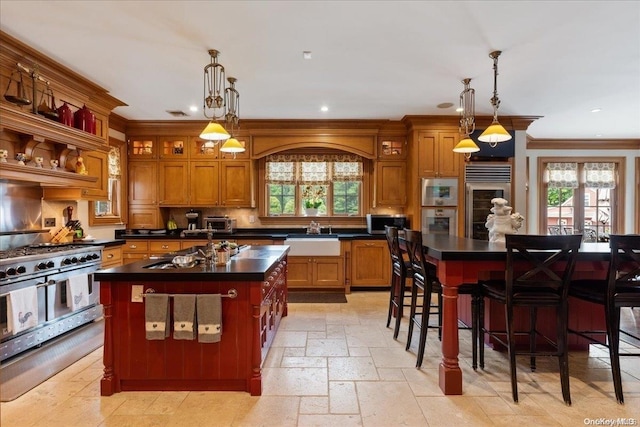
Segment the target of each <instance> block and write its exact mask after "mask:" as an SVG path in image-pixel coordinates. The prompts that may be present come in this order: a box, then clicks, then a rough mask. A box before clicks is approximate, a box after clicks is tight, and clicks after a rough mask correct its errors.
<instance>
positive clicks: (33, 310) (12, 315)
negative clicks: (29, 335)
mask: <svg viewBox="0 0 640 427" xmlns="http://www.w3.org/2000/svg"><path fill="white" fill-rule="evenodd" d="M34 326H38V290H37V289H36V287H35V286H29V287H28V288H24V289H19V290H17V291H11V292H9V297H8V299H7V329H9V331H12V332H13V335H15V334H18V333H20V332H22V331H26V330H27V329H29V328H33V327H34Z"/></svg>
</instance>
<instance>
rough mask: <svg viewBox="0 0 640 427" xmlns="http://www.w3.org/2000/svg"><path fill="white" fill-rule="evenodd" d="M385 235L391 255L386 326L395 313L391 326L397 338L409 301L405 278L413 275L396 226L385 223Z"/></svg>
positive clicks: (394, 336)
mask: <svg viewBox="0 0 640 427" xmlns="http://www.w3.org/2000/svg"><path fill="white" fill-rule="evenodd" d="M384 228H385V235H386V237H387V244H388V246H389V254H390V257H391V290H390V292H389V313H388V314H387V328H388V327H389V325H390V324H391V317H393V314H394V313H395V316H396V320H395V325H394V328H393V338H394V339H396V338H398V333H399V332H400V323H401V321H402V317H403V314H404V307H405V305H406V304H407V303H408V302H409V301H406V299H410V297H411V291H410V289H407V278H408V277H409V278H412V277H413V270H412V268H411V262H410V261H408V260H405V259H404V256H403V254H402V250H401V249H400V242H399V240H398V227H392V226H389V225H386V226H385V227H384Z"/></svg>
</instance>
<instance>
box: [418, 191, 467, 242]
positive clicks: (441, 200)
mask: <svg viewBox="0 0 640 427" xmlns="http://www.w3.org/2000/svg"><path fill="white" fill-rule="evenodd" d="M420 188H421V199H422V200H421V201H422V217H421V225H422V233H423V234H451V235H456V234H458V179H457V178H422V180H421V186H420Z"/></svg>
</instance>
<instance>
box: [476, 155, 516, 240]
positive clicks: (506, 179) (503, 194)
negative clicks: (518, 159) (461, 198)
mask: <svg viewBox="0 0 640 427" xmlns="http://www.w3.org/2000/svg"><path fill="white" fill-rule="evenodd" d="M496 197H500V198H503V199H506V200H507V201H508V202H509V203H511V202H512V201H511V164H510V163H504V162H500V163H498V162H495V163H494V162H488V163H481V164H477V163H469V164H467V165H466V167H465V211H466V212H465V236H466V237H470V238H472V239H478V240H489V230H487V228H486V227H485V223H486V221H487V215H489V214H490V213H491V208H492V206H493V205H492V203H491V200H492V199H494V198H496Z"/></svg>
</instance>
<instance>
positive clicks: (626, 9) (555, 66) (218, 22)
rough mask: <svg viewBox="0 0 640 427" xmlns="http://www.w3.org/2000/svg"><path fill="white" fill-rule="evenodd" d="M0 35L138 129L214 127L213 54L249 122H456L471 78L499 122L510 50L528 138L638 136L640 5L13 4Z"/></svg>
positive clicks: (510, 103)
mask: <svg viewBox="0 0 640 427" xmlns="http://www.w3.org/2000/svg"><path fill="white" fill-rule="evenodd" d="M0 27H1V29H2V30H3V31H5V32H7V33H8V34H10V35H12V36H14V37H16V38H18V39H19V40H21V41H23V42H25V43H27V44H28V45H30V46H32V47H34V48H36V49H38V50H40V51H41V52H43V53H44V54H46V55H47V56H49V57H51V58H53V59H54V60H56V61H58V62H60V63H62V64H64V65H65V66H67V67H69V68H71V69H73V70H75V71H76V72H78V73H80V74H82V75H84V76H85V77H87V78H89V79H90V80H92V81H94V82H95V83H97V84H99V85H101V86H103V87H104V88H105V89H107V90H108V91H109V92H110V93H111V95H112V96H115V97H116V98H118V99H120V100H121V101H123V102H125V103H126V104H128V106H126V107H118V108H117V109H116V110H115V112H116V113H117V114H119V115H121V116H123V117H125V118H127V119H135V120H175V118H174V117H172V116H170V115H169V114H168V113H167V112H166V111H167V110H182V111H185V112H187V113H189V114H190V117H187V118H185V119H184V120H204V119H205V118H204V116H203V115H202V112H201V111H199V112H196V113H191V112H189V107H190V106H191V105H196V106H198V107H199V108H200V109H201V107H202V104H203V98H204V95H203V69H204V66H205V65H206V64H208V63H209V55H208V53H207V50H208V49H212V48H213V49H217V50H219V51H220V52H221V55H220V57H219V62H220V63H221V64H223V65H224V66H225V68H226V70H227V76H233V77H236V78H237V79H238V82H237V84H236V88H237V89H238V91H239V92H240V99H241V109H240V117H241V119H242V118H244V119H394V120H397V119H400V118H402V117H403V116H405V115H433V114H436V115H455V114H457V113H456V112H455V107H456V106H457V105H458V97H459V94H460V92H461V91H462V89H463V85H462V83H461V80H462V79H463V78H466V77H468V78H471V79H472V81H471V87H473V88H474V89H475V91H476V115H491V114H492V108H491V105H490V103H489V99H490V98H491V96H492V91H493V70H492V67H493V63H492V60H491V58H489V56H488V54H489V52H491V51H493V50H502V51H503V53H502V55H501V56H500V59H499V73H500V74H499V77H498V94H499V97H500V100H501V105H500V109H499V115H521V116H543V118H541V119H539V120H536V121H535V122H534V123H533V124H532V125H531V126H530V127H529V129H528V133H529V135H531V136H533V137H535V138H589V139H592V138H604V139H611V138H640V2H638V1H545V2H537V1H364V0H363V1H317V2H316V1H215V2H214V1H122V0H121V1H105V0H102V1H24V0H2V1H1V2H0ZM303 51H311V52H312V59H311V60H304V59H303V55H302V52H303ZM444 102H451V103H453V104H454V107H451V108H448V109H439V108H437V105H438V104H440V103H444ZM321 105H328V106H329V108H330V110H329V111H328V112H326V113H322V112H320V106H321ZM594 108H601V109H602V111H601V112H599V113H592V112H591V110H592V109H594ZM598 135H600V136H598Z"/></svg>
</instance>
